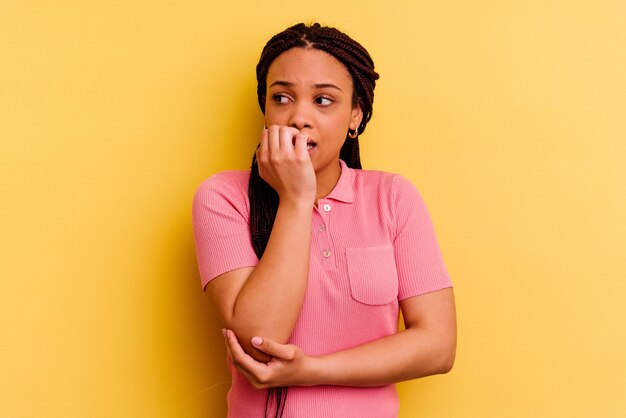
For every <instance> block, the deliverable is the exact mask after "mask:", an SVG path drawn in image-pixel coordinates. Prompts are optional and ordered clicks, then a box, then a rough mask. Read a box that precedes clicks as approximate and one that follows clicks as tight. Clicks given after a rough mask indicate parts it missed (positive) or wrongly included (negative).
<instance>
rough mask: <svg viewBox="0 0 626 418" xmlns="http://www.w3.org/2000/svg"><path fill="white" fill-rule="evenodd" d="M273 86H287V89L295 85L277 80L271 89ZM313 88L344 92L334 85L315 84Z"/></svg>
mask: <svg viewBox="0 0 626 418" xmlns="http://www.w3.org/2000/svg"><path fill="white" fill-rule="evenodd" d="M273 86H285V87H293V83H291V82H289V81H282V80H276V81H274V82H273V83H272V84H271V85H270V87H273ZM313 87H315V88H316V89H323V88H331V89H337V90H339V91H342V90H341V89H340V88H339V87H338V86H336V85H334V84H332V83H318V84H313Z"/></svg>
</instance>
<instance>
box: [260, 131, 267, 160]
mask: <svg viewBox="0 0 626 418" xmlns="http://www.w3.org/2000/svg"><path fill="white" fill-rule="evenodd" d="M268 150H269V143H268V131H267V128H263V132H262V133H261V142H260V143H259V148H257V151H258V152H259V153H260V155H267V152H268ZM258 155H259V154H257V160H258Z"/></svg>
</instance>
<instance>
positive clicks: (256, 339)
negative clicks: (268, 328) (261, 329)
mask: <svg viewBox="0 0 626 418" xmlns="http://www.w3.org/2000/svg"><path fill="white" fill-rule="evenodd" d="M251 342H252V345H256V346H259V345H261V344H263V338H261V337H252V340H251Z"/></svg>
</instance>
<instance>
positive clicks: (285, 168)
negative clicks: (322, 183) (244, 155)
mask: <svg viewBox="0 0 626 418" xmlns="http://www.w3.org/2000/svg"><path fill="white" fill-rule="evenodd" d="M308 139H309V136H308V134H307V133H305V132H301V131H299V130H298V129H296V128H291V127H289V126H279V125H272V126H270V127H269V128H268V129H264V130H263V134H262V136H261V143H260V145H259V148H258V149H257V151H256V160H257V164H258V166H259V175H260V176H261V178H262V179H263V180H265V181H266V182H267V183H268V184H269V185H270V186H272V188H273V189H274V190H276V192H277V193H278V196H279V197H280V200H281V201H284V200H289V199H295V200H300V199H306V200H310V201H311V203H312V202H313V200H314V199H315V194H316V191H317V182H316V178H315V171H314V170H313V164H312V163H311V157H310V156H309V152H308V151H307V140H308Z"/></svg>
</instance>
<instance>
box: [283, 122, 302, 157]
mask: <svg viewBox="0 0 626 418" xmlns="http://www.w3.org/2000/svg"><path fill="white" fill-rule="evenodd" d="M299 133H300V131H299V130H297V129H296V128H292V127H289V126H281V127H280V148H281V150H282V151H287V152H290V151H293V145H294V144H293V141H294V137H295V136H296V135H298V134H299Z"/></svg>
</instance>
